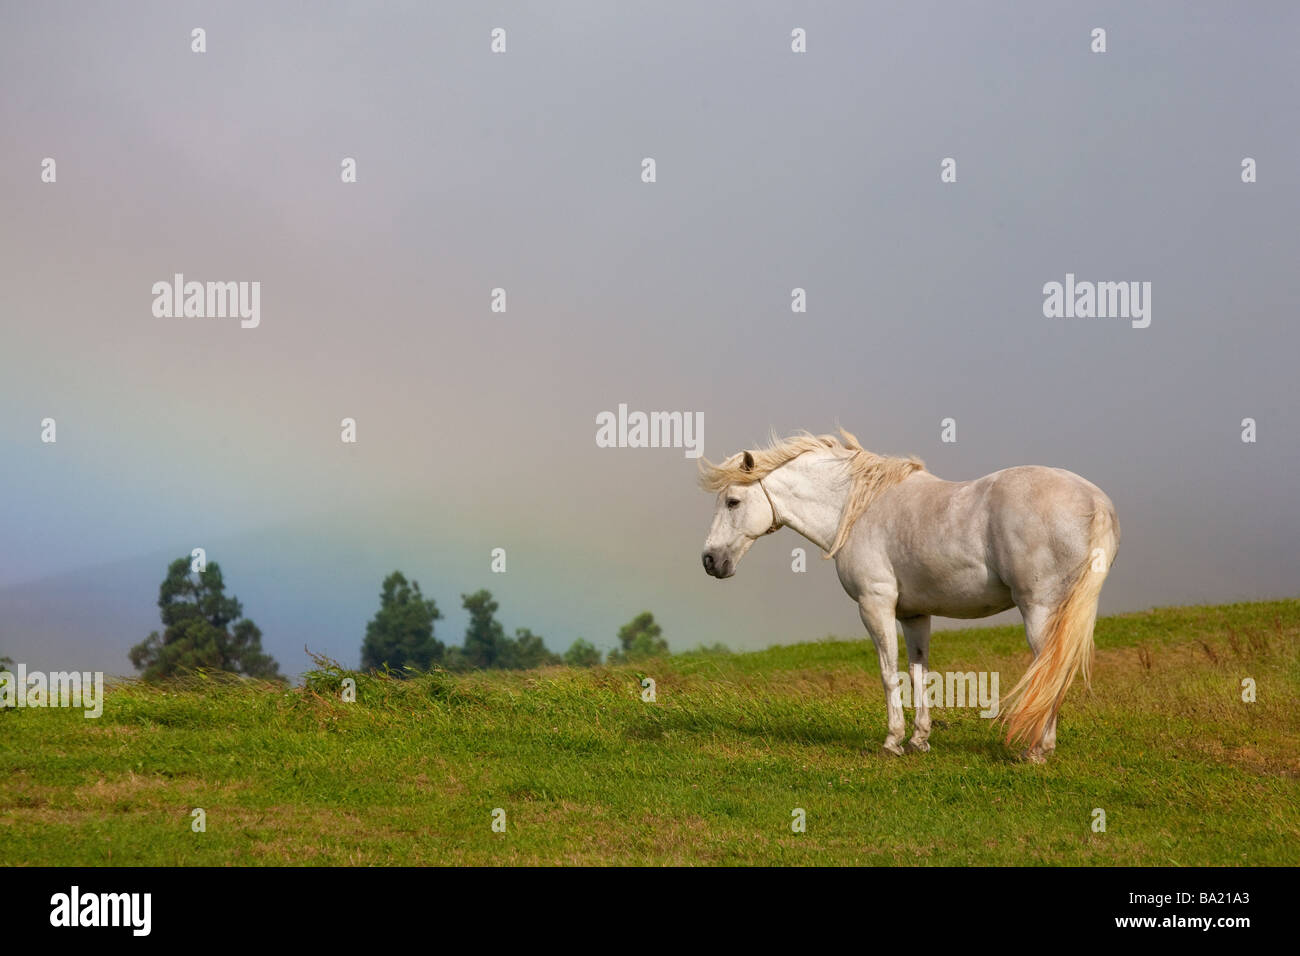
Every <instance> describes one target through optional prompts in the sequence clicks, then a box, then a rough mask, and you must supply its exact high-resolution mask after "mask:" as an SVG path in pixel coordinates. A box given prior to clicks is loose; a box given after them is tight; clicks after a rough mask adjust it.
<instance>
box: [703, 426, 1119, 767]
mask: <svg viewBox="0 0 1300 956" xmlns="http://www.w3.org/2000/svg"><path fill="white" fill-rule="evenodd" d="M840 435H841V436H842V437H841V438H837V437H835V436H833V435H821V436H813V435H808V434H803V435H798V436H795V437H793V438H789V439H786V440H784V441H777V440H776V439H773V443H772V444H771V446H770V447H768V448H766V449H762V450H759V451H756V452H748V451H746V452H743V453H740V454H736V455H733V456H732V457H730V458H728V459H727V460H726V461H724V462H722V464H720V465H714V464H712V463H711V462H708V461H702V462H701V465H700V483H701V484H702V485H703V487H704V488H705V489H706V490H708V491H716V492H717V493H718V502H717V508H716V510H715V512H714V515H713V526H712V527H711V528H710V529H709V537H708V539H707V540H706V541H705V543H704V570H705V571H707V572H708V573H709V574H711V575H713V576H714V577H717V578H728V577H731V576H732V575H733V574H735V573H736V565H737V564H738V563H739V562H740V559H741V558H742V557H743V556H744V554H745V552H746V551H748V550H749V548H750V546H751V545H753V543H754V542H755V541H756V540H758V539H759V538H761V537H762V536H763V535H765V534H771V533H772V532H774V531H776V530H777V529H778V528H781V527H784V526H786V525H789V526H790V527H791V528H793V529H794V530H795V531H797V532H799V533H800V534H801V535H803V536H804V537H805V538H807V539H808V540H809V541H811V542H812V543H813V544H815V545H817V547H819V548H821V549H822V551H824V552H825V554H824V555H823V556H824V557H826V558H832V557H833V558H834V559H835V569H836V571H837V572H838V573H839V576H840V583H841V584H842V585H843V586H844V590H845V591H847V592H848V594H849V597H851V598H853V599H854V600H855V601H857V602H858V611H859V613H860V614H861V616H862V623H863V624H865V625H866V628H867V632H868V633H869V634H870V635H871V639H872V641H874V642H875V645H876V651H877V653H878V655H879V657H880V677H881V681H882V682H883V683H884V686H885V699H886V702H887V709H888V715H889V735H888V736H887V737H886V738H885V745H884V748H885V750H886V751H887V752H889V753H892V754H901V753H903V749H902V747H901V746H900V741H901V740H902V738H903V734H904V730H905V728H904V724H903V705H902V700H901V695H900V694H899V692H898V680H899V678H898V634H897V632H896V630H895V627H894V621H895V620H897V621H899V623H900V624H902V627H903V636H904V637H905V638H906V641H907V660H908V665H909V671H910V677H911V680H912V681H913V686H915V687H921V686H923V685H924V680H925V673H926V670H927V668H928V666H929V656H930V616H931V615H932V614H938V615H940V616H942V617H955V618H977V617H987V616H988V615H990V614H996V613H997V612H999V611H1005V610H1007V609H1009V608H1011V607H1018V608H1019V609H1020V613H1021V614H1022V615H1023V616H1024V620H1025V636H1026V637H1027V638H1028V640H1029V647H1030V649H1031V650H1032V651H1033V653H1034V661H1033V663H1032V664H1031V665H1030V666H1029V669H1028V670H1027V671H1026V672H1025V675H1024V676H1023V677H1022V678H1021V679H1020V681H1019V683H1017V684H1016V686H1015V687H1014V688H1013V689H1012V691H1011V693H1010V694H1008V695H1007V697H1006V698H1005V705H1006V706H1004V708H1003V715H1004V716H1003V719H1004V720H1005V721H1006V725H1007V742H1008V743H1011V742H1013V741H1016V740H1020V741H1023V742H1025V743H1027V744H1028V745H1029V747H1028V749H1027V750H1026V751H1025V754H1024V756H1025V757H1026V758H1028V759H1029V760H1032V761H1034V762H1036V763H1042V762H1043V761H1044V760H1046V758H1047V755H1048V754H1050V753H1051V752H1052V750H1053V749H1055V747H1056V715H1057V711H1058V710H1059V709H1060V706H1061V701H1062V700H1063V699H1064V697H1065V692H1066V691H1067V690H1068V689H1069V687H1070V684H1071V683H1072V682H1073V680H1074V675H1075V673H1076V672H1077V671H1078V670H1079V669H1080V668H1082V670H1083V676H1084V681H1085V683H1089V682H1090V671H1091V663H1092V652H1093V643H1092V631H1093V624H1094V623H1095V621H1096V617H1097V598H1098V596H1099V595H1100V593H1101V586H1102V582H1104V581H1105V580H1106V574H1107V572H1108V571H1109V570H1110V566H1111V564H1112V563H1113V562H1114V560H1115V553H1116V551H1117V550H1118V549H1119V518H1118V517H1117V516H1116V514H1115V506H1114V505H1112V504H1111V501H1110V499H1109V498H1108V497H1106V495H1105V494H1104V493H1103V492H1102V491H1101V489H1100V488H1098V487H1097V486H1096V485H1094V484H1092V483H1091V482H1089V481H1086V480H1084V479H1083V478H1080V477H1079V476H1078V475H1076V474H1073V473H1071V472H1068V471H1063V470H1062V469H1059V468H1042V467H1038V466H1024V467H1019V468H1007V469H1005V470H1003V471H998V472H994V473H993V474H991V475H985V476H984V477H983V478H977V479H975V480H974V481H944V480H943V479H941V478H937V477H935V476H934V475H932V474H930V473H929V472H928V471H926V470H925V465H924V463H923V462H921V461H919V460H918V459H915V458H887V457H883V456H880V455H874V454H872V453H871V452H869V451H867V450H865V449H864V448H863V447H862V446H861V445H859V444H858V440H857V439H856V438H854V437H853V436H852V435H851V434H849V433H848V432H846V431H844V430H843V429H840ZM915 696H916V699H915V700H914V705H915V707H916V722H915V723H916V726H915V729H914V731H913V733H912V739H911V740H909V741H908V748H909V749H911V750H916V751H926V750H929V749H930V744H929V742H928V738H929V736H930V712H929V708H928V706H927V703H926V701H925V695H924V694H919V695H915Z"/></svg>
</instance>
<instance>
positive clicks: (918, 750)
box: [907, 739, 930, 754]
mask: <svg viewBox="0 0 1300 956" xmlns="http://www.w3.org/2000/svg"><path fill="white" fill-rule="evenodd" d="M907 749H908V750H909V751H910V752H911V753H914V754H923V753H929V752H930V742H929V741H928V740H916V739H912V740H909V741H908V742H907Z"/></svg>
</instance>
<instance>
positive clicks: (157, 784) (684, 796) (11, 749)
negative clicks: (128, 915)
mask: <svg viewBox="0 0 1300 956" xmlns="http://www.w3.org/2000/svg"><path fill="white" fill-rule="evenodd" d="M1297 638H1300V601H1295V600H1289V601H1275V602H1267V603H1254V604H1237V605H1232V606H1226V607H1197V608H1165V609H1159V610H1155V611H1150V612H1144V613H1140V614H1129V615H1123V616H1119V617H1112V618H1106V619H1103V620H1102V621H1100V622H1099V623H1098V628H1097V645H1098V654H1097V666H1096V669H1095V673H1094V689H1093V692H1092V693H1091V694H1088V693H1087V692H1086V691H1084V690H1083V688H1082V687H1081V686H1079V685H1076V687H1075V688H1074V689H1073V690H1072V691H1071V692H1070V696H1069V699H1068V700H1067V702H1066V705H1065V709H1064V711H1063V716H1062V719H1061V728H1060V737H1059V749H1058V751H1057V753H1056V755H1055V756H1054V757H1053V758H1052V760H1051V761H1050V762H1049V763H1048V764H1047V765H1045V766H1036V765H1032V764H1026V763H1021V762H1018V761H1016V760H1015V759H1014V758H1013V755H1012V753H1011V752H1010V751H1008V750H1007V749H1006V748H1005V747H1004V746H1003V745H1002V743H1001V742H1000V738H999V736H998V733H997V728H996V726H995V724H994V723H993V722H992V721H989V720H983V719H980V718H979V717H978V716H977V715H976V713H975V711H974V710H962V711H957V710H945V711H935V712H934V714H935V728H934V733H933V736H932V738H931V742H932V744H933V747H934V749H933V750H932V751H931V752H930V753H928V754H924V755H920V754H909V755H908V756H906V757H889V756H886V755H884V754H882V753H881V752H880V750H879V748H880V744H881V742H882V741H883V739H884V735H885V710H884V696H883V692H882V690H881V688H880V683H879V676H878V671H877V668H876V664H875V653H874V650H873V649H872V648H871V645H870V644H869V643H868V642H865V641H824V642H818V643H812V644H801V645H793V646H783V647H775V648H771V649H769V650H766V651H760V652H756V653H748V654H735V655H729V656H719V655H708V654H686V655H679V656H674V657H671V658H667V659H663V660H652V661H646V662H642V663H639V664H636V665H632V666H627V667H615V668H595V669H592V670H574V669H568V668H562V667H561V668H550V669H545V670H541V671H533V672H527V673H478V674H470V675H463V676H452V675H448V674H443V673H435V674H431V675H426V676H423V677H419V678H416V679H412V680H408V681H397V680H393V679H390V678H385V677H373V676H364V675H358V682H359V689H358V700H357V702H356V703H344V702H342V701H341V699H340V695H339V693H338V687H339V684H340V680H341V678H342V677H343V676H344V675H343V674H342V673H341V672H335V671H332V670H331V669H329V668H326V669H324V670H323V671H320V672H317V673H316V675H315V676H314V677H313V678H312V679H311V680H310V681H309V685H308V686H307V687H304V688H296V689H285V688H284V687H282V686H280V687H277V686H274V685H267V684H259V683H254V682H247V681H238V680H234V681H232V680H228V679H220V680H219V679H213V678H206V679H204V678H194V679H192V680H189V681H187V682H186V683H184V684H178V685H174V686H166V687H151V686H145V685H141V684H135V683H127V684H123V685H119V686H116V687H114V688H111V689H110V690H109V691H108V694H107V700H106V703H105V709H104V714H103V716H102V717H101V718H100V719H98V720H87V719H85V718H84V717H82V715H81V712H80V711H74V710H56V709H50V710H16V711H7V712H3V713H0V846H3V850H4V852H3V856H2V859H3V862H4V863H7V864H47V865H48V864H54V865H59V864H82V865H97V864H112V865H145V864H161V865H191V864H203V865H224V864H236V865H247V864H488V865H491V864H575V863H581V864H604V863H619V864H665V863H667V864H886V865H897V864H1084V865H1111V864H1131V865H1183V866H1187V865H1207V864H1208V865H1260V864H1284V865H1296V864H1297V863H1300V788H1298V786H1297V783H1298V776H1300V718H1298V716H1297V701H1298V700H1300V652H1298V649H1297V648H1298V644H1300V642H1298V641H1297ZM1027 661H1028V651H1027V650H1026V649H1025V644H1024V638H1023V634H1022V632H1021V631H1020V629H1019V628H1018V627H1002V628H985V629H980V630H968V631H961V632H953V631H947V632H940V633H938V634H936V636H935V638H934V642H933V649H932V661H931V665H932V667H934V668H935V669H937V670H941V671H943V670H961V671H968V670H981V669H984V670H996V671H999V672H1001V674H1002V675H1004V676H1003V677H1002V680H1001V690H1002V692H1003V693H1004V694H1005V693H1006V691H1007V690H1009V689H1010V687H1011V684H1012V682H1013V681H1014V679H1015V678H1016V677H1018V676H1019V675H1020V673H1021V672H1022V671H1023V669H1024V667H1025V665H1026V663H1027ZM643 674H644V675H649V676H651V677H653V678H654V680H655V681H656V684H657V697H658V699H657V701H656V702H655V703H644V702H642V700H641V699H640V691H641V688H640V685H639V679H640V676H641V675H643ZM1244 677H1251V678H1253V679H1254V680H1255V682H1256V684H1257V687H1258V700H1257V701H1256V702H1254V703H1243V702H1242V700H1241V681H1242V678H1244ZM908 716H909V725H910V717H911V715H910V713H909V715H908ZM196 807H202V808H204V810H205V811H206V814H207V830H206V832H203V833H195V832H192V830H191V820H192V818H191V810H192V809H193V808H196ZM796 807H799V808H803V809H804V810H805V811H806V814H807V832H805V833H794V832H792V831H791V826H790V823H791V819H792V817H791V811H792V810H793V809H794V808H796ZM494 808H502V809H504V810H505V811H506V831H505V832H504V833H495V832H493V830H492V827H491V823H492V812H493V810H494ZM1094 808H1101V809H1103V810H1104V811H1105V814H1106V830H1105V832H1093V829H1092V826H1091V824H1092V820H1093V810H1094Z"/></svg>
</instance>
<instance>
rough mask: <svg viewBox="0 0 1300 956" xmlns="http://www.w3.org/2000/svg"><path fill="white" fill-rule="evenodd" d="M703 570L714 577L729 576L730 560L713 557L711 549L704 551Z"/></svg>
mask: <svg viewBox="0 0 1300 956" xmlns="http://www.w3.org/2000/svg"><path fill="white" fill-rule="evenodd" d="M703 561H704V571H705V573H706V574H709V575H712V576H713V577H715V578H729V577H731V562H730V561H728V560H726V559H725V558H724V559H723V560H721V561H718V560H716V559H715V558H714V557H713V552H712V551H705V552H704V556H703Z"/></svg>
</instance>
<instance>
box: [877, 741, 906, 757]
mask: <svg viewBox="0 0 1300 956" xmlns="http://www.w3.org/2000/svg"><path fill="white" fill-rule="evenodd" d="M882 749H883V750H884V751H885V753H887V754H893V755H894V756H895V757H901V756H903V748H902V747H900V746H898V744H896V743H894V742H892V741H889V740H886V741H885V746H884V747H883V748H882Z"/></svg>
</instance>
